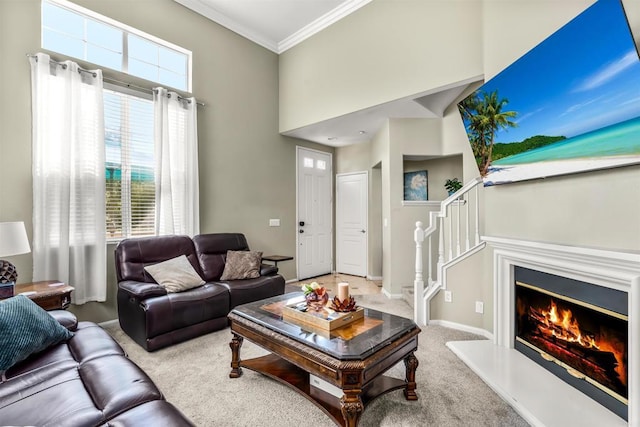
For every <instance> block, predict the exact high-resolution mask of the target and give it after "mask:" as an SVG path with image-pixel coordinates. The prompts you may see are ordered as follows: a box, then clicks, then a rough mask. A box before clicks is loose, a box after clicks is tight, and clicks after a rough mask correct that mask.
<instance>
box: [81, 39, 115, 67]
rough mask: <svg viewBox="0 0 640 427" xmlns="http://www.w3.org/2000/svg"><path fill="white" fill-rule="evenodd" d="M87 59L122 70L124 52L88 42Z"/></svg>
mask: <svg viewBox="0 0 640 427" xmlns="http://www.w3.org/2000/svg"><path fill="white" fill-rule="evenodd" d="M87 61H89V62H93V63H94V64H98V65H102V66H104V67H109V68H113V69H114V70H118V71H122V54H121V53H117V52H113V51H111V50H107V49H103V48H101V47H98V46H94V45H91V44H87Z"/></svg>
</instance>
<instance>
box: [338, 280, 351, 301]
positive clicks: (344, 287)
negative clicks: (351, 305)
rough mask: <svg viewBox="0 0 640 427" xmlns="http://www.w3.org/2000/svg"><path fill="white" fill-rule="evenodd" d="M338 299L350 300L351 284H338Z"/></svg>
mask: <svg viewBox="0 0 640 427" xmlns="http://www.w3.org/2000/svg"><path fill="white" fill-rule="evenodd" d="M338 299H339V300H340V301H344V300H347V299H349V284H348V283H338Z"/></svg>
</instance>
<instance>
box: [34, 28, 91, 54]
mask: <svg viewBox="0 0 640 427" xmlns="http://www.w3.org/2000/svg"><path fill="white" fill-rule="evenodd" d="M42 47H43V48H45V49H48V50H52V51H54V52H59V53H63V54H65V55H69V56H73V57H74V58H81V59H84V43H83V42H82V40H81V39H74V38H71V37H68V36H65V35H62V34H60V33H57V32H55V31H51V30H47V29H43V30H42Z"/></svg>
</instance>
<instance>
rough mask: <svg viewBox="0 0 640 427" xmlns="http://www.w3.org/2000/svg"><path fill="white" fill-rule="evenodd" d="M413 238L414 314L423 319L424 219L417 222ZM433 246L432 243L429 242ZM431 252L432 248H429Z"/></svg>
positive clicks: (416, 317) (415, 316)
mask: <svg viewBox="0 0 640 427" xmlns="http://www.w3.org/2000/svg"><path fill="white" fill-rule="evenodd" d="M413 239H414V240H415V242H416V279H415V281H414V283H413V286H414V289H413V312H414V313H413V315H414V318H415V319H423V318H424V314H423V313H422V309H421V307H422V298H423V296H422V294H423V293H424V280H423V278H422V242H424V230H423V228H422V221H418V222H416V229H415V231H414V233H413ZM429 248H431V244H429ZM429 252H431V250H429ZM429 275H431V260H429Z"/></svg>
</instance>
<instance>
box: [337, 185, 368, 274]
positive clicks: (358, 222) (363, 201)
mask: <svg viewBox="0 0 640 427" xmlns="http://www.w3.org/2000/svg"><path fill="white" fill-rule="evenodd" d="M368 181H369V180H368V174H367V172H356V173H350V174H338V175H337V176H336V271H337V272H338V273H345V274H352V275H354V276H363V277H365V276H366V275H367V224H368V222H367V212H368V211H367V208H368V205H369V198H368V195H369V190H368V186H369V183H368Z"/></svg>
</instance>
